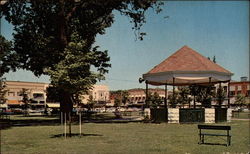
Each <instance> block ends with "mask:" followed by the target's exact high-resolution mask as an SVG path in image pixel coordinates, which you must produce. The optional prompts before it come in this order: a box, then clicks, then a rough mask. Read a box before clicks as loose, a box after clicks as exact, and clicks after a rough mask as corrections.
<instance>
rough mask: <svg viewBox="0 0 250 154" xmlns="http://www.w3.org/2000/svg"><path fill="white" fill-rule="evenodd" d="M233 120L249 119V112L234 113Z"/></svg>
mask: <svg viewBox="0 0 250 154" xmlns="http://www.w3.org/2000/svg"><path fill="white" fill-rule="evenodd" d="M233 118H235V119H250V111H245V112H239V113H238V114H237V113H236V115H235V117H233Z"/></svg>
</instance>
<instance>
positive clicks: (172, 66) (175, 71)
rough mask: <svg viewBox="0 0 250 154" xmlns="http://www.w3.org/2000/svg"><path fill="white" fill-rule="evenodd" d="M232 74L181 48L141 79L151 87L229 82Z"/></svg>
mask: <svg viewBox="0 0 250 154" xmlns="http://www.w3.org/2000/svg"><path fill="white" fill-rule="evenodd" d="M232 75H233V73H231V72H230V71H228V70H226V69H224V68H223V67H221V66H220V65H218V64H216V63H214V62H212V61H211V60H209V59H207V58H206V57H204V56H202V55H201V54H199V53H198V52H196V51H195V50H193V49H191V48H189V47H188V46H183V47H182V48H181V49H179V50H178V51H176V52H175V53H174V54H172V55H171V56H170V57H168V58H167V59H165V60H164V61H163V62H161V63H160V64H158V65H156V66H155V67H154V68H153V69H151V70H150V71H149V72H148V73H146V74H143V78H144V79H145V80H147V81H148V83H150V84H153V85H163V84H173V78H175V80H176V81H175V83H174V84H176V85H187V84H196V83H208V82H209V78H210V81H211V82H220V81H228V80H231V76H232Z"/></svg>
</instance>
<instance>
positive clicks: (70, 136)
mask: <svg viewBox="0 0 250 154" xmlns="http://www.w3.org/2000/svg"><path fill="white" fill-rule="evenodd" d="M69 137H71V112H69Z"/></svg>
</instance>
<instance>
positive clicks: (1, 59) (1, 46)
mask: <svg viewBox="0 0 250 154" xmlns="http://www.w3.org/2000/svg"><path fill="white" fill-rule="evenodd" d="M0 51H1V52H0V77H2V76H3V74H4V73H6V72H9V71H10V70H11V69H12V70H15V67H16V66H17V63H16V58H17V57H16V55H15V54H13V50H12V42H10V41H8V40H6V39H5V38H4V37H3V36H2V35H0Z"/></svg>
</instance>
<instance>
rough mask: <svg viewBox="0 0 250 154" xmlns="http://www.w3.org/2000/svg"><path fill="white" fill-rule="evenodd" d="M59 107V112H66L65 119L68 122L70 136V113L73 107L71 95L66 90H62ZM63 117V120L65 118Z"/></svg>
mask: <svg viewBox="0 0 250 154" xmlns="http://www.w3.org/2000/svg"><path fill="white" fill-rule="evenodd" d="M60 109H61V112H64V113H66V114H67V119H68V123H69V136H70V137H71V113H72V109H73V102H72V99H71V95H70V94H69V93H68V92H65V91H64V92H63V98H62V101H61V102H60ZM67 119H65V120H67Z"/></svg>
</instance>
